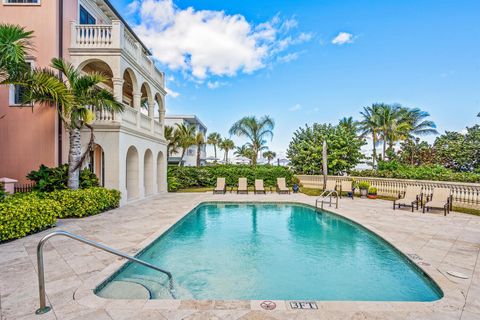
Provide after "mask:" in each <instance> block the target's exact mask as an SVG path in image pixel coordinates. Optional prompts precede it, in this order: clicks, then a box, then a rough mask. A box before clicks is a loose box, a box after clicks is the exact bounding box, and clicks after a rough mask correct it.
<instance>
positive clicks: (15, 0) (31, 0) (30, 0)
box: [3, 0, 40, 5]
mask: <svg viewBox="0 0 480 320" xmlns="http://www.w3.org/2000/svg"><path fill="white" fill-rule="evenodd" d="M3 3H4V4H37V5H39V4H40V0H3Z"/></svg>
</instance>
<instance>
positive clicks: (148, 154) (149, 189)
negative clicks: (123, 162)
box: [143, 149, 153, 195]
mask: <svg viewBox="0 0 480 320" xmlns="http://www.w3.org/2000/svg"><path fill="white" fill-rule="evenodd" d="M143 183H144V187H145V194H146V195H147V194H152V193H153V154H152V151H151V150H150V149H147V151H145V157H144V158H143Z"/></svg>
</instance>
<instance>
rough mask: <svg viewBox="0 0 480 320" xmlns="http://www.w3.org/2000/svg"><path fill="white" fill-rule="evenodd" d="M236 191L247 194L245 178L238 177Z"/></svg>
mask: <svg viewBox="0 0 480 320" xmlns="http://www.w3.org/2000/svg"><path fill="white" fill-rule="evenodd" d="M237 193H246V194H248V184H247V178H238V188H237Z"/></svg>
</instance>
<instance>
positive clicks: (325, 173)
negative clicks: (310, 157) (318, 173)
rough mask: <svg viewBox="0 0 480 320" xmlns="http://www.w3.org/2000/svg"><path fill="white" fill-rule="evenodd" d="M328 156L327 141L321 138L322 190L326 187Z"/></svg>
mask: <svg viewBox="0 0 480 320" xmlns="http://www.w3.org/2000/svg"><path fill="white" fill-rule="evenodd" d="M327 161H328V158H327V141H326V140H323V147H322V165H323V170H322V171H323V190H325V189H326V188H327V175H328V163H327Z"/></svg>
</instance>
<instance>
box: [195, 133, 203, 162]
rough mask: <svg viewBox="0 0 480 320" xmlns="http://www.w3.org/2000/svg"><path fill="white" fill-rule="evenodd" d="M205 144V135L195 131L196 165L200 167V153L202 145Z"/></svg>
mask: <svg viewBox="0 0 480 320" xmlns="http://www.w3.org/2000/svg"><path fill="white" fill-rule="evenodd" d="M204 144H205V136H204V135H203V133H201V132H197V134H196V135H195V145H196V146H197V167H200V154H201V152H202V147H203V145H204Z"/></svg>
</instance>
